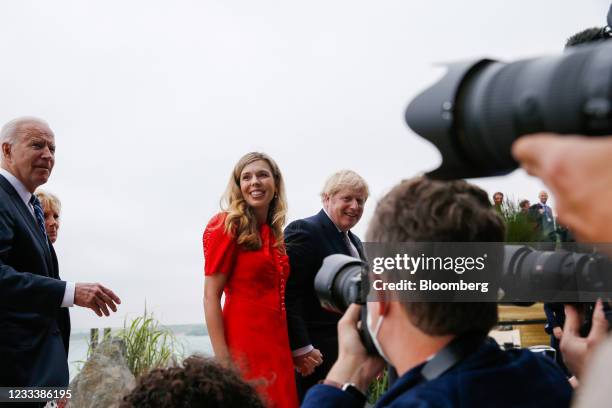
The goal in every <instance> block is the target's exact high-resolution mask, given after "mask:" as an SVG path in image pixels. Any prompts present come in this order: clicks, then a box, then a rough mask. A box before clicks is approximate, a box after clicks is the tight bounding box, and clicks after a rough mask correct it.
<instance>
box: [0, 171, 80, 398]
mask: <svg viewBox="0 0 612 408" xmlns="http://www.w3.org/2000/svg"><path fill="white" fill-rule="evenodd" d="M65 288H66V282H63V281H61V280H59V271H58V265H57V257H56V255H55V251H54V250H53V246H52V245H51V243H50V242H49V241H48V240H47V241H46V242H45V236H44V235H43V233H42V231H41V230H40V228H39V227H38V224H37V223H36V221H35V219H34V217H33V216H32V214H31V213H30V212H29V210H28V208H27V206H26V205H25V204H24V202H23V201H22V200H21V198H20V197H19V195H18V194H17V191H15V189H14V188H13V186H12V185H11V184H10V183H9V182H8V181H7V180H6V179H5V178H4V177H3V176H1V175H0V361H1V363H0V366H1V369H0V386H47V387H51V386H56V387H59V386H66V385H68V362H67V356H68V341H69V337H70V317H69V315H68V310H67V308H61V307H60V305H61V303H62V299H63V297H64V291H65Z"/></svg>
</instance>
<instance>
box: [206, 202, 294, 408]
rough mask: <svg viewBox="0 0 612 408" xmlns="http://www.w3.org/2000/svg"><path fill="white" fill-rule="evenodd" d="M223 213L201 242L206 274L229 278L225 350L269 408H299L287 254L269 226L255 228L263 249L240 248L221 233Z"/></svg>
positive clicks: (215, 219)
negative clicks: (289, 321) (287, 293)
mask: <svg viewBox="0 0 612 408" xmlns="http://www.w3.org/2000/svg"><path fill="white" fill-rule="evenodd" d="M226 215H227V214H226V213H219V214H217V215H215V216H214V217H213V218H212V219H211V220H210V221H209V223H208V225H207V226H206V230H205V231H204V237H203V241H204V258H205V265H204V273H205V275H211V274H213V273H225V274H229V277H228V280H227V282H226V284H225V288H224V292H225V304H224V305H223V326H224V329H225V340H226V342H227V346H228V348H229V351H230V354H231V356H232V359H233V361H234V362H235V363H236V364H237V366H238V367H239V369H240V370H241V372H242V374H243V376H244V378H245V379H248V380H254V381H255V385H256V386H257V387H258V391H259V393H260V395H261V396H262V397H263V398H264V399H265V400H267V402H268V404H269V406H271V407H278V408H285V407H289V408H291V407H297V406H298V400H297V391H296V388H295V379H294V368H293V360H292V357H291V349H290V347H289V337H288V334H287V319H286V314H285V284H286V282H287V277H288V276H289V261H288V258H287V255H284V254H282V253H281V252H280V251H279V250H278V248H274V246H273V244H274V241H275V240H274V236H273V234H272V231H271V229H270V226H268V225H262V226H261V228H260V230H259V233H260V236H261V239H262V243H263V245H262V247H261V249H259V250H257V251H249V250H246V249H243V248H242V247H240V246H238V244H237V243H236V240H235V239H234V238H233V237H232V236H230V235H228V234H226V233H225V225H224V221H225V217H226ZM258 382H259V383H258Z"/></svg>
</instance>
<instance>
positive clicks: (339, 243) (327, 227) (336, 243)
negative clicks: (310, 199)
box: [317, 210, 366, 261]
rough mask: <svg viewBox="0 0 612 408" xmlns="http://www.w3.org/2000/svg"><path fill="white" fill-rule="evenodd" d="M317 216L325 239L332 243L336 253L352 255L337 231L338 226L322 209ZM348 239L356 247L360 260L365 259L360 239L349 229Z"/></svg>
mask: <svg viewBox="0 0 612 408" xmlns="http://www.w3.org/2000/svg"><path fill="white" fill-rule="evenodd" d="M317 217H318V218H319V223H320V224H321V225H322V226H323V229H324V233H325V236H326V238H327V240H328V241H329V242H330V243H331V244H332V245H333V247H334V251H335V252H336V253H341V254H344V255H348V256H353V254H351V252H350V251H349V249H348V248H347V247H346V242H344V238H343V237H342V233H341V232H340V231H338V227H336V224H334V222H333V221H332V220H331V219H330V218H329V217H328V216H327V214H326V213H325V211H324V210H321V211H319V214H317ZM348 236H349V239H350V240H351V242H352V243H353V245H355V248H357V252H358V253H359V257H360V258H361V259H362V260H364V261H365V260H366V258H365V255H364V253H363V247H362V245H361V241H360V240H359V238H357V235H355V234H353V233H352V232H351V231H349V232H348Z"/></svg>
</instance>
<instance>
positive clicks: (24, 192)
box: [0, 167, 75, 307]
mask: <svg viewBox="0 0 612 408" xmlns="http://www.w3.org/2000/svg"><path fill="white" fill-rule="evenodd" d="M0 174H1V175H3V176H4V178H5V179H6V180H7V181H8V182H9V183H11V186H13V188H14V189H15V190H16V191H17V194H19V197H20V198H21V200H22V201H23V203H24V204H25V205H26V207H27V208H28V210H30V214H32V217H34V221H35V222H36V223H37V224H38V221H36V216H35V215H34V207H32V205H31V204H30V199H31V198H32V193H30V192H29V191H28V189H27V188H26V187H25V186H24V185H23V183H22V182H21V181H19V179H18V178H17V177H15V176H13V174H11V172H9V171H8V170H6V169H3V168H1V167H0ZM74 290H75V284H74V282H66V289H65V291H64V298H63V299H62V304H61V306H60V307H72V306H74Z"/></svg>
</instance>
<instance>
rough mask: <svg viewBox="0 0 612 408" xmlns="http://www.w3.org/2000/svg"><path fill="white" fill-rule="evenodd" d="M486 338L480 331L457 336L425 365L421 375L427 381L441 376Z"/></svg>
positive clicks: (473, 350) (476, 348)
mask: <svg viewBox="0 0 612 408" xmlns="http://www.w3.org/2000/svg"><path fill="white" fill-rule="evenodd" d="M486 338H487V336H486V335H482V334H480V333H478V334H475V333H468V334H465V335H462V336H458V337H455V338H454V339H453V340H452V341H451V342H450V343H448V344H447V345H446V347H444V348H443V349H442V350H440V351H439V352H437V353H436V355H434V356H433V358H432V359H431V360H429V361H428V362H427V363H426V364H425V365H424V366H423V369H422V370H421V375H422V376H423V378H425V380H426V381H431V380H433V379H436V378H438V377H440V376H441V375H442V374H444V373H445V372H447V371H448V370H450V369H451V368H453V367H454V366H456V365H457V364H458V363H459V362H460V361H461V360H463V359H464V358H465V357H467V356H468V355H470V354H472V353H473V352H475V351H476V350H478V348H479V347H480V346H481V345H482V344H483V343H484V342H485V340H486Z"/></svg>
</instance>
